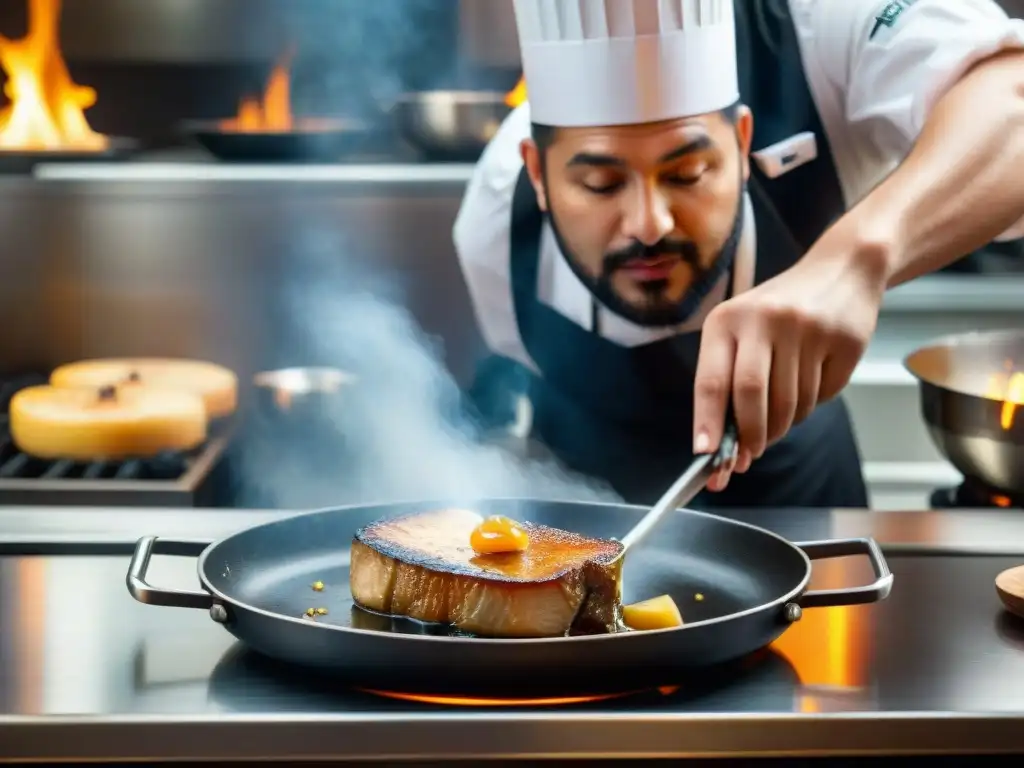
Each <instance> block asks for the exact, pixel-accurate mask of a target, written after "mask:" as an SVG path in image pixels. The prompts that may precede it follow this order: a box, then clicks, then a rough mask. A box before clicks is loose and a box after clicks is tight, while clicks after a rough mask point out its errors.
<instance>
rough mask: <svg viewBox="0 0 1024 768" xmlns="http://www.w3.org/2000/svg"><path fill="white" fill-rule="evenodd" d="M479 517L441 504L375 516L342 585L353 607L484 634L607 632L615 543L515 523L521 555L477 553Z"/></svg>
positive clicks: (616, 567) (617, 552)
mask: <svg viewBox="0 0 1024 768" xmlns="http://www.w3.org/2000/svg"><path fill="white" fill-rule="evenodd" d="M482 519H483V518H482V517H481V516H480V515H478V514H477V513H475V512H470V511H468V510H464V509H442V510H436V511H430V512H423V513H419V514H414V515H408V516H405V517H400V518H395V519H392V520H381V521H379V522H376V523H373V524H371V525H368V526H367V527H365V528H362V529H360V530H359V531H357V532H356V535H355V538H354V539H353V541H352V559H351V566H350V574H351V575H350V584H351V588H352V598H353V599H354V600H355V602H356V604H357V605H360V606H362V607H363V608H367V609H369V610H371V611H378V612H380V613H386V614H390V615H392V616H405V617H408V618H412V619H418V620H420V621H429V622H438V623H442V624H451V625H453V626H455V627H457V628H458V629H460V630H463V631H465V632H470V633H472V634H475V635H480V636H484V637H558V636H561V635H565V634H567V633H570V632H572V633H581V634H591V633H594V634H596V633H600V632H614V631H615V629H616V626H617V625H618V619H619V612H620V603H621V591H622V590H621V574H622V567H621V565H622V562H621V561H622V558H621V554H622V545H621V544H620V543H619V542H617V541H611V540H608V539H592V538H588V537H585V536H580V535H578V534H575V533H570V532H568V531H562V530H559V529H557V528H548V527H547V526H544V525H536V524H533V523H528V522H524V523H522V524H521V525H522V527H523V529H524V530H525V531H526V533H527V535H528V536H529V546H528V547H527V548H526V549H525V550H524V551H522V552H508V553H502V554H488V555H480V554H477V553H476V552H474V551H473V548H472V547H471V546H470V536H471V535H472V533H473V530H474V528H476V527H477V526H478V525H479V524H480V522H481V520H482Z"/></svg>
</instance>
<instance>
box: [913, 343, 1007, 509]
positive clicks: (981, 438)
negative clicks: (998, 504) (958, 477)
mask: <svg viewBox="0 0 1024 768" xmlns="http://www.w3.org/2000/svg"><path fill="white" fill-rule="evenodd" d="M904 364H905V365H906V368H907V370H908V371H910V373H911V374H912V375H913V376H914V377H915V378H916V379H917V380H918V383H919V385H920V393H921V414H922V416H923V417H924V421H925V424H926V426H927V427H928V432H929V434H930V435H931V438H932V441H933V442H934V443H935V446H936V447H937V448H938V449H939V451H940V452H941V453H942V454H943V455H944V456H945V457H946V458H947V459H948V460H949V462H950V463H951V464H952V465H953V466H954V467H956V468H957V469H958V470H959V471H960V472H961V473H963V475H964V476H965V477H966V478H968V479H969V480H973V481H975V482H980V483H983V484H984V486H985V487H986V488H988V489H990V490H991V491H993V492H995V493H1005V494H1008V495H1010V496H1012V497H1013V498H1015V499H1019V498H1022V497H1024V329H1015V330H1001V331H985V332H977V333H965V334H959V335H955V336H948V337H946V338H942V339H938V340H936V341H934V342H932V343H931V344H928V345H927V346H925V347H922V348H921V349H918V350H916V351H915V352H913V353H911V354H910V355H909V356H908V357H907V358H906V360H905V361H904ZM1018 403H1019V405H1018Z"/></svg>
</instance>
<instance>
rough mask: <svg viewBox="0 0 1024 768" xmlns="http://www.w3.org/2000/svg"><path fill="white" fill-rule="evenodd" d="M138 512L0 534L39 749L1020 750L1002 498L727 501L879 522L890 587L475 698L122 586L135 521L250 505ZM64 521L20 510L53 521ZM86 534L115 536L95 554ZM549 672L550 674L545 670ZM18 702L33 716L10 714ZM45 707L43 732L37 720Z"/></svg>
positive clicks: (840, 534) (762, 519)
mask: <svg viewBox="0 0 1024 768" xmlns="http://www.w3.org/2000/svg"><path fill="white" fill-rule="evenodd" d="M54 514H56V515H58V517H59V515H60V513H59V512H54ZM85 514H86V513H85V512H82V511H79V512H78V513H77V515H72V514H71V513H68V515H67V518H68V520H72V519H73V518H74V517H76V516H77V517H78V518H82V517H83V515H85ZM142 514H144V511H141V510H140V511H136V512H133V513H132V515H129V514H128V513H127V512H114V511H97V514H96V516H94V517H93V518H92V519H93V521H94V522H93V523H90V525H93V524H95V525H98V526H100V527H103V529H104V530H106V531H108V532H109V531H112V530H114V527H115V526H114V524H113V523H111V522H110V521H120V522H117V526H118V527H117V530H118V531H119V532H116V535H108V536H107V537H105V538H104V539H103V541H102V542H94V545H90V544H89V543H88V538H89V537H88V536H87V535H86V533H85V532H86V529H87V528H88V527H89V526H88V525H86V522H88V521H86V520H84V519H83V522H81V523H75V524H74V529H73V530H77V531H80V532H82V536H83V539H85V542H84V543H83V544H81V545H79V546H74V547H70V548H69V547H67V546H54V547H51V550H52V553H51V554H47V552H46V547H45V546H43V544H42V543H41V541H40V540H39V537H38V536H34V535H28V534H26V535H27V538H25V539H23V542H29V541H35V542H36V543H34V544H31V545H30V546H27V547H26V550H27V551H34V552H39V553H41V554H40V555H38V556H23V555H19V554H18V546H19V544H18V541H17V539H18V537H17V536H15V537H14V538H13V539H11V538H10V537H9V536H7V537H6V539H7V541H8V544H5V545H3V546H2V547H0V627H2V628H3V629H2V631H0V742H4V743H5V744H9V745H13V746H12V748H13V749H15V750H27V751H32V750H36V751H35V752H33V754H41V753H40V752H39V750H43V752H45V753H46V754H45V756H47V757H49V758H51V759H52V758H54V757H59V756H61V755H63V754H65V751H64V747H61V746H60V745H61V744H73V746H74V748H75V749H77V750H79V752H78V753H77V754H78V755H82V754H85V753H88V754H90V755H95V756H99V757H110V756H111V755H110V752H109V751H110V750H114V751H116V752H118V754H120V755H122V756H125V757H132V758H138V757H139V756H140V755H141V756H146V755H150V756H167V755H172V756H174V755H177V756H182V757H186V756H194V757H209V756H211V755H214V754H215V755H220V756H222V757H224V756H232V757H238V758H251V757H253V756H256V755H264V756H277V757H296V756H307V757H308V756H312V755H314V753H316V754H321V755H335V756H338V755H346V756H352V755H355V754H357V753H358V754H359V755H362V756H363V757H366V756H371V755H372V756H377V757H379V756H380V755H381V754H382V751H383V753H384V754H392V753H394V754H396V755H397V754H399V753H401V755H402V756H404V757H409V756H411V755H414V754H415V755H421V756H422V755H426V754H428V753H429V754H430V755H433V756H434V757H435V758H436V759H443V758H445V756H446V753H444V749H447V748H448V747H451V745H452V744H453V743H455V742H458V746H457V749H456V751H457V752H458V753H459V754H460V755H462V756H479V755H482V754H484V753H486V752H487V751H488V750H491V752H493V750H494V749H495V747H494V744H495V742H494V740H495V739H497V738H499V737H502V736H503V735H505V736H507V738H509V739H511V740H512V742H514V743H515V744H517V745H518V746H517V747H516V748H515V749H513V752H515V754H516V755H527V754H530V755H535V754H537V752H538V750H540V751H543V752H545V753H546V754H547V753H551V754H558V755H562V756H567V755H575V756H579V755H580V754H583V753H585V752H586V751H587V750H588V749H590V748H594V749H599V751H601V752H602V754H604V753H608V754H618V755H620V756H626V755H627V753H630V749H632V748H635V749H636V751H637V753H641V752H642V753H643V754H650V753H651V751H652V750H654V751H658V750H662V751H667V752H670V753H672V754H676V753H677V752H681V751H686V750H697V751H703V752H707V753H708V754H710V753H715V754H724V753H725V752H727V751H728V750H729V749H732V748H734V747H735V746H736V745H737V744H745V745H746V747H748V748H750V749H751V750H754V751H757V750H762V749H767V748H769V747H771V746H772V745H775V747H777V748H778V749H780V750H783V751H785V749H795V748H799V749H801V750H807V749H810V748H811V747H812V746H813V745H814V744H819V746H820V747H821V749H824V750H826V751H833V752H834V751H840V750H842V749H847V748H849V749H853V750H857V749H869V748H874V747H877V746H879V745H883V746H885V747H886V748H889V749H892V748H894V747H895V746H900V745H902V746H901V747H900V748H906V749H921V748H922V745H927V746H929V748H936V749H940V750H943V749H949V748H956V747H957V746H958V745H959V747H963V746H964V745H975V748H977V745H979V744H988V745H992V747H993V748H1000V747H1003V746H1005V744H1006V743H1007V740H1010V741H1013V740H1014V739H1016V740H1017V741H1016V742H1014V743H1015V744H1017V745H1018V746H1019V747H1020V748H1021V749H1024V687H1022V686H1020V685H1019V681H1020V680H1021V679H1024V622H1022V621H1018V620H1016V619H1014V618H1012V617H1010V616H1008V615H1007V614H1005V613H1004V612H1003V611H1002V609H1001V604H1000V603H999V601H998V598H997V596H996V593H995V590H994V588H993V579H994V578H995V576H996V575H997V574H998V573H999V572H1000V571H1002V570H1003V569H1005V568H1009V567H1013V566H1016V565H1020V564H1021V563H1022V562H1024V543H1020V544H1019V545H1018V550H1019V551H1018V550H1013V553H1012V554H1011V550H1010V549H1009V545H1010V543H1011V542H1013V541H1017V542H1024V535H1022V531H1024V522H1021V518H1020V517H1018V516H1017V515H1016V514H1013V513H1005V514H1002V515H999V514H997V513H991V512H985V511H980V510H979V511H976V512H974V513H973V516H972V514H967V513H962V514H961V513H949V514H939V513H913V514H911V513H906V514H901V513H892V514H891V515H890V514H883V515H877V516H871V515H868V514H867V513H863V514H856V513H853V512H851V513H848V514H847V513H844V514H837V513H830V512H829V511H827V510H788V511H786V510H753V511H750V512H749V513H745V514H740V512H739V511H737V512H736V515H735V516H737V517H739V518H740V519H745V520H747V521H750V522H758V523H760V524H761V525H763V526H765V527H768V528H770V529H772V530H775V531H776V532H778V533H780V534H781V535H785V536H786V537H787V538H790V539H791V540H808V539H824V538H844V537H848V536H850V535H874V536H876V537H877V538H878V539H879V540H880V541H882V542H883V545H887V542H892V541H894V540H895V541H902V542H904V543H903V544H897V545H896V546H895V549H893V548H888V549H887V556H888V561H889V565H890V567H891V568H892V570H893V572H894V574H895V583H894V587H893V591H892V595H891V596H890V598H889V599H888V600H887V601H885V602H883V603H881V604H878V605H872V606H855V607H847V608H830V609H813V610H807V611H805V612H804V616H803V618H802V619H801V621H800V622H798V623H797V624H795V625H794V626H793V627H792V628H791V629H789V630H788V631H787V632H786V633H785V634H784V635H783V636H782V638H781V639H780V640H779V641H778V642H776V643H775V644H774V645H773V646H772V647H771V648H770V649H768V651H766V652H764V653H762V654H761V655H760V656H755V657H751V658H748V659H746V660H743V662H742V663H741V664H739V665H737V666H736V667H734V668H731V669H729V670H726V671H724V672H721V673H719V674H717V675H711V676H704V677H703V678H701V677H694V678H691V679H687V680H665V681H663V686H662V687H661V688H660V689H654V690H646V691H633V692H630V689H629V686H628V681H626V683H627V684H623V681H609V683H608V688H607V694H606V695H605V696H604V697H602V698H599V699H598V700H581V701H536V700H534V701H516V700H512V699H514V698H516V697H517V696H518V695H519V693H518V692H517V691H511V690H502V691H493V692H490V693H489V694H488V698H489V699H490V700H481V698H480V697H481V694H479V693H478V692H473V695H472V697H471V698H472V700H465V699H466V698H467V697H459V696H458V695H457V693H458V692H452V691H445V692H444V693H445V694H446V698H445V699H442V700H424V699H423V697H422V696H421V695H414V696H404V695H402V694H403V693H404V692H403V691H400V690H399V691H390V692H383V693H388V694H390V695H382V692H379V691H378V692H374V691H368V690H355V689H353V688H351V687H350V686H348V685H345V684H342V683H341V682H339V681H336V680H332V679H330V678H325V677H324V676H323V675H321V674H319V673H317V672H312V671H309V670H303V669H300V668H296V667H286V666H282V665H279V664H276V663H274V662H270V661H268V660H266V659H264V658H263V657H261V656H259V655H257V654H255V653H254V652H252V651H249V650H247V649H246V648H245V647H243V646H242V645H240V644H238V643H237V642H236V641H235V640H234V638H233V637H232V636H231V635H230V634H229V633H228V632H226V631H225V630H224V628H222V627H221V626H220V625H218V624H216V623H215V622H213V621H212V620H211V619H210V617H209V616H208V615H207V614H206V613H205V612H203V611H192V610H187V609H172V608H161V607H155V606H147V605H142V604H140V603H137V602H135V601H134V600H133V599H132V598H131V597H130V596H129V594H128V592H127V590H126V588H125V585H124V578H125V573H126V570H127V564H128V556H127V554H126V553H127V551H128V548H130V546H131V542H132V541H133V538H134V537H135V536H137V535H138V534H140V533H143V534H144V533H162V534H165V535H171V536H173V535H179V534H180V533H181V532H182V531H185V530H192V531H193V537H197V538H198V537H201V538H206V537H207V536H208V535H211V533H212V534H213V537H219V536H220V535H224V532H225V531H228V530H236V529H238V528H241V527H245V526H246V525H248V524H249V523H243V522H242V518H244V517H245V514H246V513H244V512H242V511H224V512H217V513H213V512H212V511H189V512H188V514H173V513H172V512H171V511H166V510H156V511H154V512H153V514H154V515H155V516H156V517H155V518H153V519H154V520H159V521H160V522H147V520H146V519H140V517H139V515H142ZM261 514H264V515H271V516H273V515H276V514H278V513H270V512H268V513H261ZM730 514H732V513H730ZM17 519H21V520H28V519H33V520H34V518H32V517H31V516H23V517H21V518H18V517H17V516H16V515H13V516H12V515H10V514H8V513H5V512H0V523H3V522H4V520H8V521H9V520H17ZM260 519H264V518H260ZM172 520H173V521H177V522H176V523H175V525H177V526H178V527H177V528H175V529H173V530H171V529H170V528H169V527H168V526H170V524H171V521H172ZM98 521H104V522H103V524H102V525H101V524H100V522H98ZM211 521H215V522H211ZM232 521H235V522H232ZM975 521H977V522H975ZM58 523H59V520H57V521H51V522H50V523H47V524H46V525H43V523H42V522H41V521H40V522H35V523H25V525H34V526H35V530H37V531H39V532H45V531H44V529H45V528H47V527H54V526H57V525H58ZM69 527H70V525H69ZM165 528H168V529H167V530H164V529H165ZM57 529H58V528H54V530H57ZM97 530H99V528H97ZM71 533H72V535H78V534H74V533H73V531H72V532H71ZM0 534H3V531H0ZM961 534H963V535H961ZM0 538H4V537H2V536H0ZM983 539H984V540H983ZM968 540H971V541H968ZM12 541H13V542H14V543H10V542H12ZM958 542H959V543H960V547H961V548H960V549H957V544H958ZM965 542H966V544H965ZM986 542H988V543H986ZM0 543H2V542H0ZM90 546H92V548H93V549H94V550H95V551H96V552H114V551H116V552H117V553H118V554H106V555H100V554H93V553H91V552H90ZM887 546H888V545H887ZM986 550H987V551H988V553H989V554H985V551H986ZM63 552H75V553H77V554H59V553H63ZM996 552H1002V553H1004V554H1000V555H996V554H994V553H996ZM195 568H196V564H195V562H194V561H192V560H189V559H181V558H169V557H158V558H154V560H153V562H152V563H151V566H150V571H149V580H150V581H151V582H152V583H154V584H158V585H160V586H161V587H164V588H180V589H194V588H195V585H196V572H195ZM869 578H870V573H869V569H868V568H867V565H866V564H865V563H863V562H861V561H860V560H858V559H840V560H834V561H820V562H816V563H815V564H814V577H813V581H812V584H811V587H812V588H835V587H839V586H847V585H850V584H855V583H863V582H866V581H868V580H869ZM452 663H453V664H457V663H458V659H456V658H453V660H452ZM657 664H658V660H657V659H652V660H651V665H652V666H657ZM438 673H439V675H440V676H442V677H440V678H439V680H440V679H443V670H439V672H438ZM599 674H600V671H599V670H595V675H599ZM551 683H552V687H553V688H555V689H557V687H558V686H557V680H555V681H551ZM442 687H443V685H439V690H440V689H441V688H442ZM619 693H623V694H625V695H615V694H619ZM396 694H397V695H396ZM562 695H564V696H572V695H573V692H572V691H568V690H566V691H564V692H563V694H562ZM460 698H461V699H462V700H459V699H460ZM54 716H58V717H54ZM822 717H827V718H829V719H828V720H827V721H824V722H823V721H821V720H820V718H822ZM11 718H15V719H14V720H12V719H11ZM24 718H30V719H31V720H24ZM35 718H40V719H35ZM30 722H31V723H35V724H36V725H34V726H33V728H36V730H31V729H27V730H21V729H20V725H19V724H21V723H24V724H26V725H27V724H29V723H30ZM197 723H202V724H204V725H203V727H202V728H197V726H196V724H197ZM687 724H688V725H687ZM43 726H45V727H46V728H47V729H48V730H47V733H48V734H50V735H49V736H47V737H46V738H45V739H41V737H40V736H39V735H38V734H39V733H41V732H40V731H39V730H38V728H40V727H43ZM57 731H60V733H59V734H58V733H57ZM32 734H36V735H35V736H33V735H32ZM638 734H640V735H638ZM1014 734H1016V735H1014ZM58 735H59V736H60V738H57V736H58ZM641 735H642V737H641ZM637 739H640V741H641V742H642V743H640V742H637ZM445 745H447V746H445ZM595 745H596V746H595ZM451 748H452V749H455V747H451ZM698 748H699V749H698ZM67 749H68V750H70V749H71V747H67ZM104 750H107V751H104ZM20 753H21V752H19V754H20Z"/></svg>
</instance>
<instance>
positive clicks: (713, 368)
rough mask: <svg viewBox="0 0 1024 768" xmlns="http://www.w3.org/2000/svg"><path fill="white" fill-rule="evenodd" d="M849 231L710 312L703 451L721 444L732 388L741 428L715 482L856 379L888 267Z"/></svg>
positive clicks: (701, 368) (699, 434) (699, 418)
mask: <svg viewBox="0 0 1024 768" xmlns="http://www.w3.org/2000/svg"><path fill="white" fill-rule="evenodd" d="M837 240H839V242H836V241H837ZM841 240H842V237H841V233H839V232H837V231H836V230H831V231H830V232H828V233H826V234H825V235H824V236H823V237H822V239H821V240H820V241H819V242H818V244H816V245H815V246H814V248H812V249H811V251H809V252H808V253H807V254H806V255H805V257H804V258H803V259H801V260H800V261H799V262H798V263H797V264H796V265H794V266H793V267H791V268H790V269H788V270H786V271H785V272H783V273H782V274H780V275H778V276H776V277H774V278H772V279H771V280H769V281H768V282H765V283H762V284H761V285H759V286H756V287H754V288H752V289H750V290H749V291H746V292H744V293H741V294H738V295H737V296H735V297H733V298H732V299H730V300H728V301H725V302H722V303H721V304H720V305H718V306H717V307H716V308H715V309H714V310H712V311H711V312H710V313H709V314H708V316H707V318H706V319H705V321H704V326H703V329H702V330H703V332H702V335H701V344H700V357H699V360H698V363H697V374H696V381H695V388H694V396H695V402H694V429H693V443H694V445H693V448H694V452H695V453H698V454H699V453H710V452H713V451H715V450H717V448H718V444H719V441H720V440H721V438H722V431H723V428H724V421H725V412H726V407H727V405H728V400H729V398H730V397H731V398H732V400H733V407H734V409H735V415H736V425H737V431H738V433H739V451H738V453H737V459H736V461H735V463H734V464H733V465H732V466H731V467H727V468H725V469H724V470H722V471H720V472H718V473H716V474H715V476H714V477H712V479H711V482H709V483H708V489H709V490H712V491H720V490H722V489H724V488H725V486H726V485H727V484H728V482H729V478H730V476H731V474H732V472H733V471H735V472H740V473H742V472H746V471H747V470H748V469H749V468H750V465H751V462H753V461H754V460H755V459H757V458H759V457H760V456H761V455H762V454H763V453H764V451H765V448H767V447H768V446H769V445H771V444H773V443H774V442H776V441H777V440H779V439H780V438H782V437H783V436H784V435H785V434H786V433H787V432H788V431H789V429H790V428H791V427H792V426H793V425H794V424H798V423H799V422H801V421H802V420H803V419H805V418H807V416H808V415H810V413H811V411H813V410H814V407H815V406H816V405H817V404H818V403H821V402H825V401H827V400H829V399H831V398H833V397H835V396H836V395H837V394H838V393H839V392H840V390H842V389H843V387H844V386H846V384H847V382H848V381H849V380H850V376H851V374H852V373H853V370H854V368H855V367H856V365H857V363H858V361H859V360H860V358H861V356H862V355H863V353H864V350H865V348H866V347H867V344H868V341H869V340H870V338H871V335H872V334H873V333H874V330H875V325H876V323H877V320H878V310H879V307H880V305H881V302H882V295H883V294H884V291H885V284H886V279H887V275H886V274H885V269H884V266H883V265H884V263H885V260H884V258H882V255H881V254H875V253H864V252H863V251H864V249H863V248H857V249H853V248H850V247H849V244H848V243H843V242H841ZM844 251H847V252H848V253H849V255H845V254H844V253H843V252H844ZM876 256H877V258H876Z"/></svg>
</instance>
